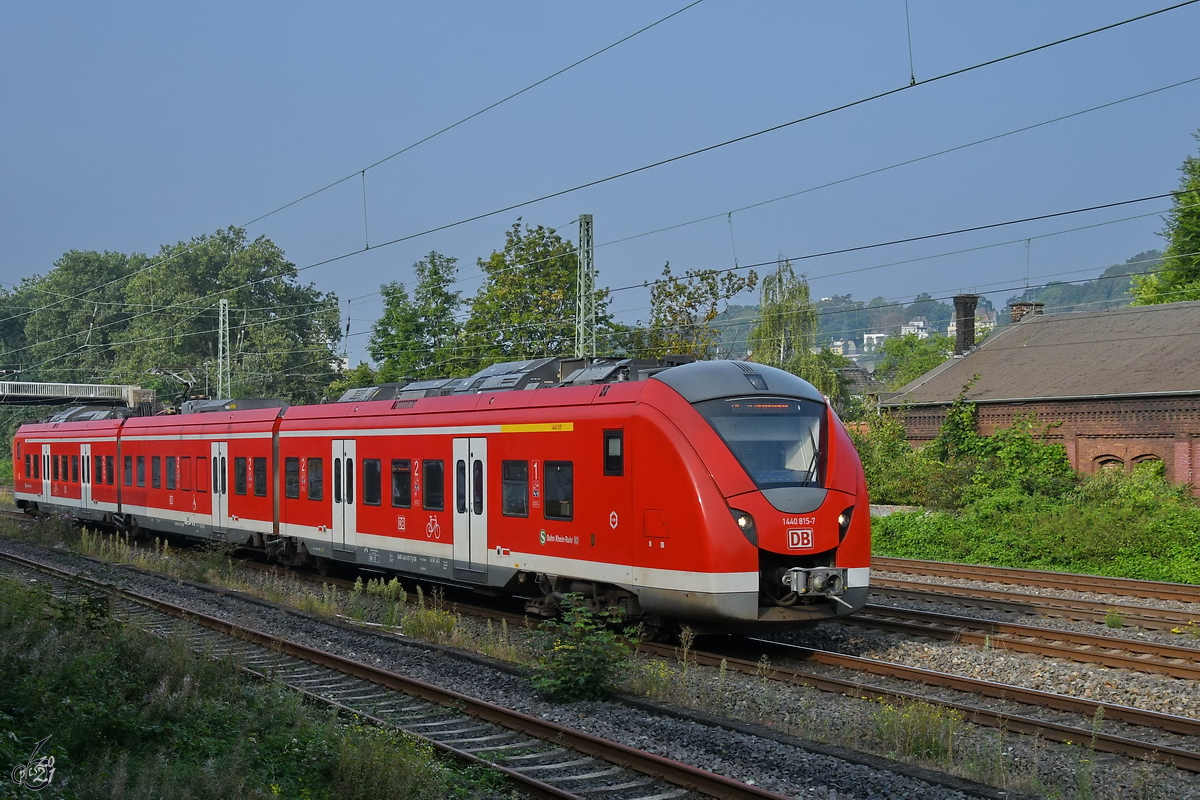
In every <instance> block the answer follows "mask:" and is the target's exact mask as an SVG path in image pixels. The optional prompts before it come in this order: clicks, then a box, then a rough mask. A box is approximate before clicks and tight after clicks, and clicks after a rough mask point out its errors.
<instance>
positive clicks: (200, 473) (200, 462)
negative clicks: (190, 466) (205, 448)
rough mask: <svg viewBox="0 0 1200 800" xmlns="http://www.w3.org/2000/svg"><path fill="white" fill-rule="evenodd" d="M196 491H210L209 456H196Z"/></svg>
mask: <svg viewBox="0 0 1200 800" xmlns="http://www.w3.org/2000/svg"><path fill="white" fill-rule="evenodd" d="M196 491H197V492H207V491H208V457H207V456H197V457H196Z"/></svg>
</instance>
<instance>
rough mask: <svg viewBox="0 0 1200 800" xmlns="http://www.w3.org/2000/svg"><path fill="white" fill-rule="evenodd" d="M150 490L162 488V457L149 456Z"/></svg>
mask: <svg viewBox="0 0 1200 800" xmlns="http://www.w3.org/2000/svg"><path fill="white" fill-rule="evenodd" d="M150 488H151V489H161V488H162V457H161V456H150Z"/></svg>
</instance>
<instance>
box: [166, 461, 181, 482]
mask: <svg viewBox="0 0 1200 800" xmlns="http://www.w3.org/2000/svg"><path fill="white" fill-rule="evenodd" d="M178 466H179V462H178V461H176V459H175V456H167V488H168V489H174V488H175V486H176V483H177V481H178V476H179V472H178Z"/></svg>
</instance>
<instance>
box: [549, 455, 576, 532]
mask: <svg viewBox="0 0 1200 800" xmlns="http://www.w3.org/2000/svg"><path fill="white" fill-rule="evenodd" d="M545 495H546V503H545V505H544V506H543V508H542V511H543V513H544V514H545V517H546V519H572V518H573V517H574V516H575V513H574V512H575V466H574V464H572V463H571V462H570V461H547V462H546V492H545Z"/></svg>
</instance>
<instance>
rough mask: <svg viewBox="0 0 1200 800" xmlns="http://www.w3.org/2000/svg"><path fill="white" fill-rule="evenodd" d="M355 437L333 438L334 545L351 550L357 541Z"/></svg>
mask: <svg viewBox="0 0 1200 800" xmlns="http://www.w3.org/2000/svg"><path fill="white" fill-rule="evenodd" d="M354 445H355V441H354V439H334V440H333V546H334V547H335V548H340V549H342V550H350V549H352V548H353V546H354V545H355V544H356V543H357V540H358V536H357V535H356V534H357V531H358V519H357V516H356V515H355V506H354V492H355V491H356V489H355V480H354V456H355V446H354Z"/></svg>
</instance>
